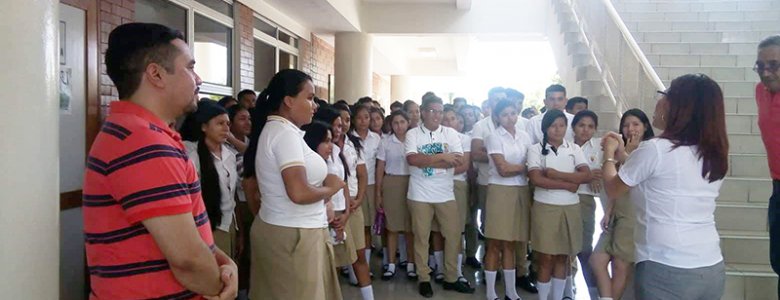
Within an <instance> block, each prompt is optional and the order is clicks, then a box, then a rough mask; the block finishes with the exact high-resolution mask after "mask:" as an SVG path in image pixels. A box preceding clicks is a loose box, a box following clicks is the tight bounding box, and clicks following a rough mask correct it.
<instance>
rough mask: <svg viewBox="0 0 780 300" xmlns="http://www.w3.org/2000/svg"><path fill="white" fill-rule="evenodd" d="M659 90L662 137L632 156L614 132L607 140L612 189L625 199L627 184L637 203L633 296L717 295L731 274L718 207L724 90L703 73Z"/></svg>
mask: <svg viewBox="0 0 780 300" xmlns="http://www.w3.org/2000/svg"><path fill="white" fill-rule="evenodd" d="M659 95H660V99H659V100H658V103H657V104H656V106H655V113H654V115H653V126H655V127H656V128H658V129H661V130H663V133H662V134H661V135H660V136H659V137H657V138H654V139H650V140H647V141H644V142H642V143H641V144H640V145H639V147H638V148H637V149H636V150H634V152H633V153H631V155H630V156H628V154H627V153H626V151H625V147H624V146H623V145H622V139H621V138H620V137H619V136H618V135H617V134H616V133H610V134H609V135H608V136H607V137H605V138H604V141H603V143H604V165H603V167H602V170H603V172H604V181H605V187H606V190H607V194H608V195H609V197H610V198H611V199H620V197H621V196H622V195H624V194H626V193H628V192H629V190H630V195H631V201H632V202H633V203H634V205H635V206H636V218H637V223H636V229H635V231H634V237H635V241H634V242H635V245H636V261H637V264H636V276H635V277H634V283H635V287H634V290H635V293H636V298H637V299H642V300H646V299H720V298H721V297H722V296H723V291H724V286H725V280H726V274H725V267H724V264H723V255H722V254H721V249H720V238H719V236H718V231H717V229H716V226H715V216H714V213H715V208H716V204H715V199H716V198H717V197H718V194H719V190H720V187H721V184H722V183H723V178H724V177H725V176H726V173H727V172H728V152H729V151H728V150H729V146H728V145H729V143H728V139H727V135H726V121H725V113H724V101H723V92H722V91H721V89H720V87H719V86H718V84H717V83H716V82H715V81H714V80H712V79H710V78H709V77H707V76H706V75H703V74H689V75H683V76H681V77H678V78H676V79H674V80H672V83H671V85H670V86H669V89H668V90H667V91H666V92H659ZM622 161H625V163H624V164H623V165H622V167H621V168H620V171H619V172H618V171H617V170H616V168H615V164H616V163H618V162H622Z"/></svg>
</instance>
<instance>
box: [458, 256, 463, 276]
mask: <svg viewBox="0 0 780 300" xmlns="http://www.w3.org/2000/svg"><path fill="white" fill-rule="evenodd" d="M462 264H463V254H458V277H463V270H462V269H463V268H461V265H462Z"/></svg>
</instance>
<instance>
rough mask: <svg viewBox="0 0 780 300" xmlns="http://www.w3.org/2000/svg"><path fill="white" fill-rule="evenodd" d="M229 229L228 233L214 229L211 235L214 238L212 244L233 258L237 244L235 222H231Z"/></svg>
mask: <svg viewBox="0 0 780 300" xmlns="http://www.w3.org/2000/svg"><path fill="white" fill-rule="evenodd" d="M229 228H230V232H225V231H222V230H219V229H214V230H213V231H212V232H211V235H212V236H214V244H215V245H217V248H219V250H222V252H225V254H227V255H228V256H230V257H231V258H232V257H235V250H236V243H237V241H236V240H237V237H236V236H237V234H238V232H237V231H236V222H235V221H234V222H231V223H230V227H229Z"/></svg>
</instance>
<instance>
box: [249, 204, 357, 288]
mask: <svg viewBox="0 0 780 300" xmlns="http://www.w3.org/2000/svg"><path fill="white" fill-rule="evenodd" d="M250 234H251V238H252V247H253V249H252V250H253V251H252V275H251V280H252V284H251V288H250V291H249V292H250V296H249V297H250V298H251V299H255V300H260V299H317V300H331V299H342V295H341V288H340V287H339V283H338V277H337V274H336V268H335V265H334V263H333V259H334V257H333V247H332V245H331V244H330V242H329V239H330V238H329V236H328V230H327V229H326V228H311V229H309V228H293V227H282V226H276V225H271V224H268V223H266V222H264V221H263V220H262V219H261V218H256V219H255V222H254V223H253V224H252V231H251V233H250Z"/></svg>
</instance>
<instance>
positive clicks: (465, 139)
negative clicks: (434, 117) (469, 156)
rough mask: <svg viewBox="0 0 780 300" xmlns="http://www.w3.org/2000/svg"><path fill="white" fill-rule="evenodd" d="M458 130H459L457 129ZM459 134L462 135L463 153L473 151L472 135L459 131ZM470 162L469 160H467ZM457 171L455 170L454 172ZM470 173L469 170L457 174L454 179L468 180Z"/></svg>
mask: <svg viewBox="0 0 780 300" xmlns="http://www.w3.org/2000/svg"><path fill="white" fill-rule="evenodd" d="M456 132H457V131H456ZM458 135H459V136H460V145H461V147H463V153H464V154H465V153H470V152H471V136H469V135H467V134H463V133H460V132H458ZM466 163H468V162H466ZM454 172H455V171H453V173H454ZM467 173H468V170H466V172H463V173H460V174H455V175H454V177H453V179H454V180H457V181H466V175H467Z"/></svg>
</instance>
